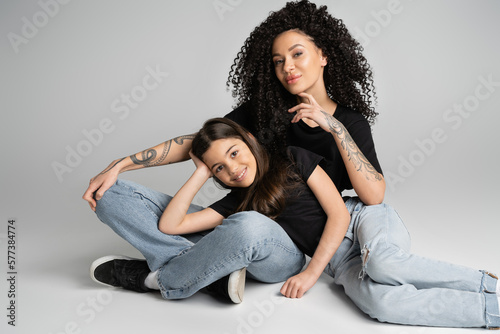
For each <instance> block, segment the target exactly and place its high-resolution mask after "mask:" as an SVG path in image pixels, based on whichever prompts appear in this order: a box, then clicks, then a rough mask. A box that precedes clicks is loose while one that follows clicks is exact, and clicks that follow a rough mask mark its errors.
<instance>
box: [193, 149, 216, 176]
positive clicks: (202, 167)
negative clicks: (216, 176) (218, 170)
mask: <svg viewBox="0 0 500 334" xmlns="http://www.w3.org/2000/svg"><path fill="white" fill-rule="evenodd" d="M189 156H190V157H191V160H193V162H194V165H195V166H196V170H197V171H199V172H202V173H205V174H206V176H207V178H210V177H212V176H213V173H212V171H210V168H208V166H207V165H205V163H204V162H203V161H201V160H200V159H198V157H196V156H195V155H194V154H193V152H192V151H189Z"/></svg>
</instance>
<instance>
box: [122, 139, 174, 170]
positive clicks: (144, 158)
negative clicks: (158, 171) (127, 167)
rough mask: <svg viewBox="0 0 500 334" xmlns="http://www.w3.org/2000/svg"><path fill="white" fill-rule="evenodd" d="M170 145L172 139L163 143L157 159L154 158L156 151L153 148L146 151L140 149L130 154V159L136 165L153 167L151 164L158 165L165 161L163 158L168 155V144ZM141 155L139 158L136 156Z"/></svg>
mask: <svg viewBox="0 0 500 334" xmlns="http://www.w3.org/2000/svg"><path fill="white" fill-rule="evenodd" d="M171 145H172V141H171V140H168V141H166V142H164V143H163V150H162V153H161V155H160V157H159V158H158V159H156V160H155V158H156V156H157V155H158V152H156V150H155V149H153V148H152V149H149V150H146V151H142V152H140V153H137V154H133V155H131V156H130V159H132V162H133V163H134V164H136V165H143V166H145V167H153V166H158V165H160V164H161V163H162V162H163V161H165V158H166V157H167V155H168V152H170V146H171ZM139 154H140V155H141V158H140V159H139V158H137V155H139Z"/></svg>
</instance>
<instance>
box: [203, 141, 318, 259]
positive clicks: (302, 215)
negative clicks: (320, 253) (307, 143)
mask: <svg viewBox="0 0 500 334" xmlns="http://www.w3.org/2000/svg"><path fill="white" fill-rule="evenodd" d="M288 154H289V156H290V158H291V159H292V160H293V162H294V167H295V169H296V172H297V174H298V175H299V176H300V177H301V178H302V180H303V181H304V183H303V184H300V185H299V187H297V188H296V189H295V192H294V194H293V195H292V196H291V198H289V199H288V200H287V205H286V207H285V209H284V210H283V212H282V213H281V214H280V215H279V216H278V217H277V218H276V219H275V220H276V222H277V223H278V224H279V225H280V226H281V227H282V228H283V229H284V230H285V232H286V233H287V234H288V235H289V236H290V238H291V239H292V240H293V242H294V243H295V244H296V245H297V247H299V249H300V250H301V251H302V252H304V253H305V254H307V255H309V256H313V254H314V251H315V250H316V247H317V246H318V243H319V240H320V238H321V235H322V234H323V230H324V228H325V223H326V218H327V216H326V214H325V212H324V211H323V208H322V207H321V205H320V203H319V202H318V200H317V199H316V196H315V195H314V193H313V192H312V191H311V189H310V188H309V187H308V186H307V184H306V182H307V180H308V179H309V177H310V176H311V174H312V173H313V171H314V169H315V168H316V166H318V165H320V164H321V163H322V162H323V161H324V159H323V157H321V156H319V155H317V154H315V153H313V152H310V151H307V150H305V149H302V148H300V147H293V146H291V147H289V148H288ZM239 201H240V193H239V191H238V190H233V191H231V192H230V193H229V194H227V195H226V196H225V197H224V198H222V199H221V200H219V201H217V202H215V203H214V204H212V205H210V206H209V207H210V208H211V209H213V210H215V211H217V212H218V213H219V214H221V215H222V216H224V217H227V216H229V215H230V214H231V213H233V212H234V210H235V209H236V208H237V206H238V205H239Z"/></svg>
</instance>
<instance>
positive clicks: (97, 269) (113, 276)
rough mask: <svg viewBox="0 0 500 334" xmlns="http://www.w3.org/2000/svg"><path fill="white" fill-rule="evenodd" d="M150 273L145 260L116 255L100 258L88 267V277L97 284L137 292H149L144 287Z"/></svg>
mask: <svg viewBox="0 0 500 334" xmlns="http://www.w3.org/2000/svg"><path fill="white" fill-rule="evenodd" d="M150 272H151V270H150V269H149V267H148V264H147V262H146V260H138V259H133V258H130V257H127V256H118V255H109V256H104V257H101V258H100V259H97V260H95V261H94V262H92V265H91V266H90V277H91V278H92V279H93V280H94V281H96V282H97V283H100V284H103V285H106V286H111V287H120V288H124V289H127V290H133V291H137V292H148V291H151V289H149V288H147V287H146V286H145V285H144V281H145V280H146V276H148V274H149V273H150Z"/></svg>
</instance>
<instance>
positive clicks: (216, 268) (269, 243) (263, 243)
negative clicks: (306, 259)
mask: <svg viewBox="0 0 500 334" xmlns="http://www.w3.org/2000/svg"><path fill="white" fill-rule="evenodd" d="M261 246H275V247H280V248H281V249H284V250H285V251H287V252H288V253H291V254H294V255H302V253H298V252H295V251H293V250H291V249H289V248H288V247H285V246H284V245H283V244H282V243H281V242H279V241H276V240H275V239H266V240H263V241H261V242H258V243H257V244H255V245H253V246H249V247H246V248H244V249H243V250H241V252H238V253H233V254H231V255H228V256H226V257H225V258H224V259H222V260H221V261H220V263H219V264H218V265H215V266H212V267H210V268H208V269H207V270H206V271H204V272H203V274H202V275H198V276H197V277H195V278H194V279H193V280H192V281H190V282H187V283H186V284H184V285H182V286H181V287H179V288H176V289H170V290H168V291H180V292H182V291H185V290H187V289H190V288H191V287H192V286H193V285H196V284H199V283H200V282H202V281H204V280H206V278H207V277H208V276H211V274H213V273H214V272H217V271H219V270H220V269H222V268H224V267H225V266H226V265H227V264H228V263H230V262H232V261H233V260H234V259H238V258H239V257H241V255H242V254H243V256H245V255H246V254H247V253H248V252H251V251H252V249H254V248H259V247H261ZM165 266H168V263H167V264H166V265H165ZM165 266H163V267H162V268H160V270H163V269H164V268H165ZM159 284H160V287H161V288H162V290H167V289H165V288H164V287H163V285H161V283H159Z"/></svg>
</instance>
